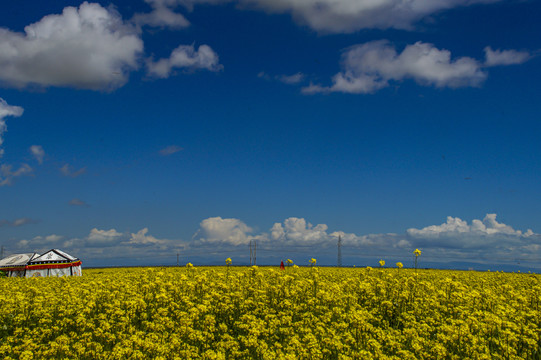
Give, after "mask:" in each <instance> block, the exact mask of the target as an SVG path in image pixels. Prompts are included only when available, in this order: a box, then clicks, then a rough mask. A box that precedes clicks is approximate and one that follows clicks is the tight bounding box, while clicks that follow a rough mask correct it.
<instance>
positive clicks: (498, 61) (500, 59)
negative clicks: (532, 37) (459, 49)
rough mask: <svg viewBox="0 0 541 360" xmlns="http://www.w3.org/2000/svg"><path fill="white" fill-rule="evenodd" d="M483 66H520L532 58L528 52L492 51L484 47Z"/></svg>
mask: <svg viewBox="0 0 541 360" xmlns="http://www.w3.org/2000/svg"><path fill="white" fill-rule="evenodd" d="M485 58H486V60H485V66H498V65H515V64H522V63H524V62H526V61H528V60H530V59H531V58H532V55H531V54H530V53H529V52H528V51H517V50H499V49H498V50H492V48H491V47H490V46H487V47H485Z"/></svg>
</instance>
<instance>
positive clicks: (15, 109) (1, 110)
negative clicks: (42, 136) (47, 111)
mask: <svg viewBox="0 0 541 360" xmlns="http://www.w3.org/2000/svg"><path fill="white" fill-rule="evenodd" d="M0 30H1V29H0ZM0 49H1V47H0ZM0 56H1V55H0ZM0 71H1V70H0ZM23 111H24V110H23V108H22V107H20V106H13V105H9V104H8V103H7V102H6V101H5V100H4V99H2V98H0V157H2V156H3V155H4V149H2V148H1V146H2V144H3V143H4V138H3V136H4V133H5V132H6V130H7V125H6V120H5V118H6V117H8V116H15V117H18V116H21V115H22V114H23Z"/></svg>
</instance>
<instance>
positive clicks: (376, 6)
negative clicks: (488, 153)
mask: <svg viewBox="0 0 541 360" xmlns="http://www.w3.org/2000/svg"><path fill="white" fill-rule="evenodd" d="M497 1H501V0H438V1H426V0H339V1H337V0H164V1H160V2H167V3H175V4H182V5H184V6H186V7H190V6H193V4H197V3H224V2H234V3H237V4H238V7H239V8H244V9H261V10H263V11H265V12H267V13H286V14H291V15H292V17H293V19H294V20H295V21H296V22H297V23H299V24H301V25H306V26H308V27H309V28H311V29H313V30H316V31H320V32H328V33H351V32H354V31H357V30H360V29H373V28H377V29H387V28H395V29H405V30H411V29H412V28H413V27H414V24H415V23H416V22H418V21H419V20H421V19H423V18H425V17H427V16H429V15H432V14H436V13H438V12H440V11H444V10H448V9H453V8H457V7H461V6H469V5H473V4H480V3H492V2H497Z"/></svg>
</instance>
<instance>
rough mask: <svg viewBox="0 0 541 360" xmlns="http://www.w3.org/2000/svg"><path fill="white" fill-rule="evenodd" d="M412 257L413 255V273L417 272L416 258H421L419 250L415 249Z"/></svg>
mask: <svg viewBox="0 0 541 360" xmlns="http://www.w3.org/2000/svg"><path fill="white" fill-rule="evenodd" d="M413 255H415V272H417V258H418V257H419V256H421V250H419V249H415V251H414V252H413Z"/></svg>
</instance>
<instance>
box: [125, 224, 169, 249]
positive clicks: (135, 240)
mask: <svg viewBox="0 0 541 360" xmlns="http://www.w3.org/2000/svg"><path fill="white" fill-rule="evenodd" d="M147 233H148V228H144V229H141V230H139V231H138V232H137V233H135V234H133V233H132V234H131V237H130V239H129V241H128V243H129V244H136V245H164V244H165V243H167V240H160V239H156V238H155V237H154V236H152V235H147Z"/></svg>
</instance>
